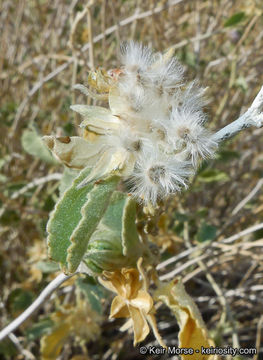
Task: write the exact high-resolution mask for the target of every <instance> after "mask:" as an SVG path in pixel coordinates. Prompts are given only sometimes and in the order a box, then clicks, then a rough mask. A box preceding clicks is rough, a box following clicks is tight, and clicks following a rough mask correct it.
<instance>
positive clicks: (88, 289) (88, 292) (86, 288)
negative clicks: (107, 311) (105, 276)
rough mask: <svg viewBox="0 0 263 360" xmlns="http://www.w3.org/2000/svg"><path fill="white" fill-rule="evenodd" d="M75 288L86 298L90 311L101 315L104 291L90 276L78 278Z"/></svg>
mask: <svg viewBox="0 0 263 360" xmlns="http://www.w3.org/2000/svg"><path fill="white" fill-rule="evenodd" d="M76 286H77V288H78V289H79V290H80V291H81V292H82V293H83V294H84V296H85V297H86V298H87V300H88V302H89V304H90V306H91V308H92V310H94V311H96V312H97V313H99V314H102V310H103V309H102V305H101V300H102V299H103V298H104V297H105V289H104V288H103V287H102V286H101V285H100V284H98V283H97V282H96V281H95V280H94V279H93V278H92V277H90V276H86V277H85V278H78V279H77V280H76Z"/></svg>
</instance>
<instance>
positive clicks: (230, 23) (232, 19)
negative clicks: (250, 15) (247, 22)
mask: <svg viewBox="0 0 263 360" xmlns="http://www.w3.org/2000/svg"><path fill="white" fill-rule="evenodd" d="M245 15H246V14H245V13H244V12H243V11H241V12H238V13H236V14H234V15H232V16H231V17H230V18H229V19H227V20H226V22H225V23H224V27H229V26H233V25H236V24H238V23H239V22H240V21H242V20H244V18H245Z"/></svg>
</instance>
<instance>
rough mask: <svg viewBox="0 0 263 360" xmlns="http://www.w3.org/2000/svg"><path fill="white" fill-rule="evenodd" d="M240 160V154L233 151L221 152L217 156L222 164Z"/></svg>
mask: <svg viewBox="0 0 263 360" xmlns="http://www.w3.org/2000/svg"><path fill="white" fill-rule="evenodd" d="M239 158H240V153H239V152H238V151H233V150H220V151H219V152H218V153H217V155H216V159H217V160H219V161H222V162H226V161H231V160H234V159H239Z"/></svg>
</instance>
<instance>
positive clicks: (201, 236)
mask: <svg viewBox="0 0 263 360" xmlns="http://www.w3.org/2000/svg"><path fill="white" fill-rule="evenodd" d="M216 232H217V228H216V227H215V226H213V225H210V224H207V223H205V222H203V223H202V225H201V227H200V228H199V230H198V233H197V241H198V242H205V241H213V240H215V238H216Z"/></svg>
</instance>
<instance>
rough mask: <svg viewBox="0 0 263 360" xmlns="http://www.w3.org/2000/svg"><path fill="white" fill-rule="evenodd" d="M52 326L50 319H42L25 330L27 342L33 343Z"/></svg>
mask: <svg viewBox="0 0 263 360" xmlns="http://www.w3.org/2000/svg"><path fill="white" fill-rule="evenodd" d="M53 325H54V322H53V321H52V320H51V319H43V320H41V321H39V322H38V323H36V324H34V325H32V326H31V328H29V329H27V330H26V336H27V338H28V340H30V341H34V340H37V339H39V338H40V337H41V336H42V335H44V334H46V333H47V332H48V331H49V330H50V329H51V328H52V327H53Z"/></svg>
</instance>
